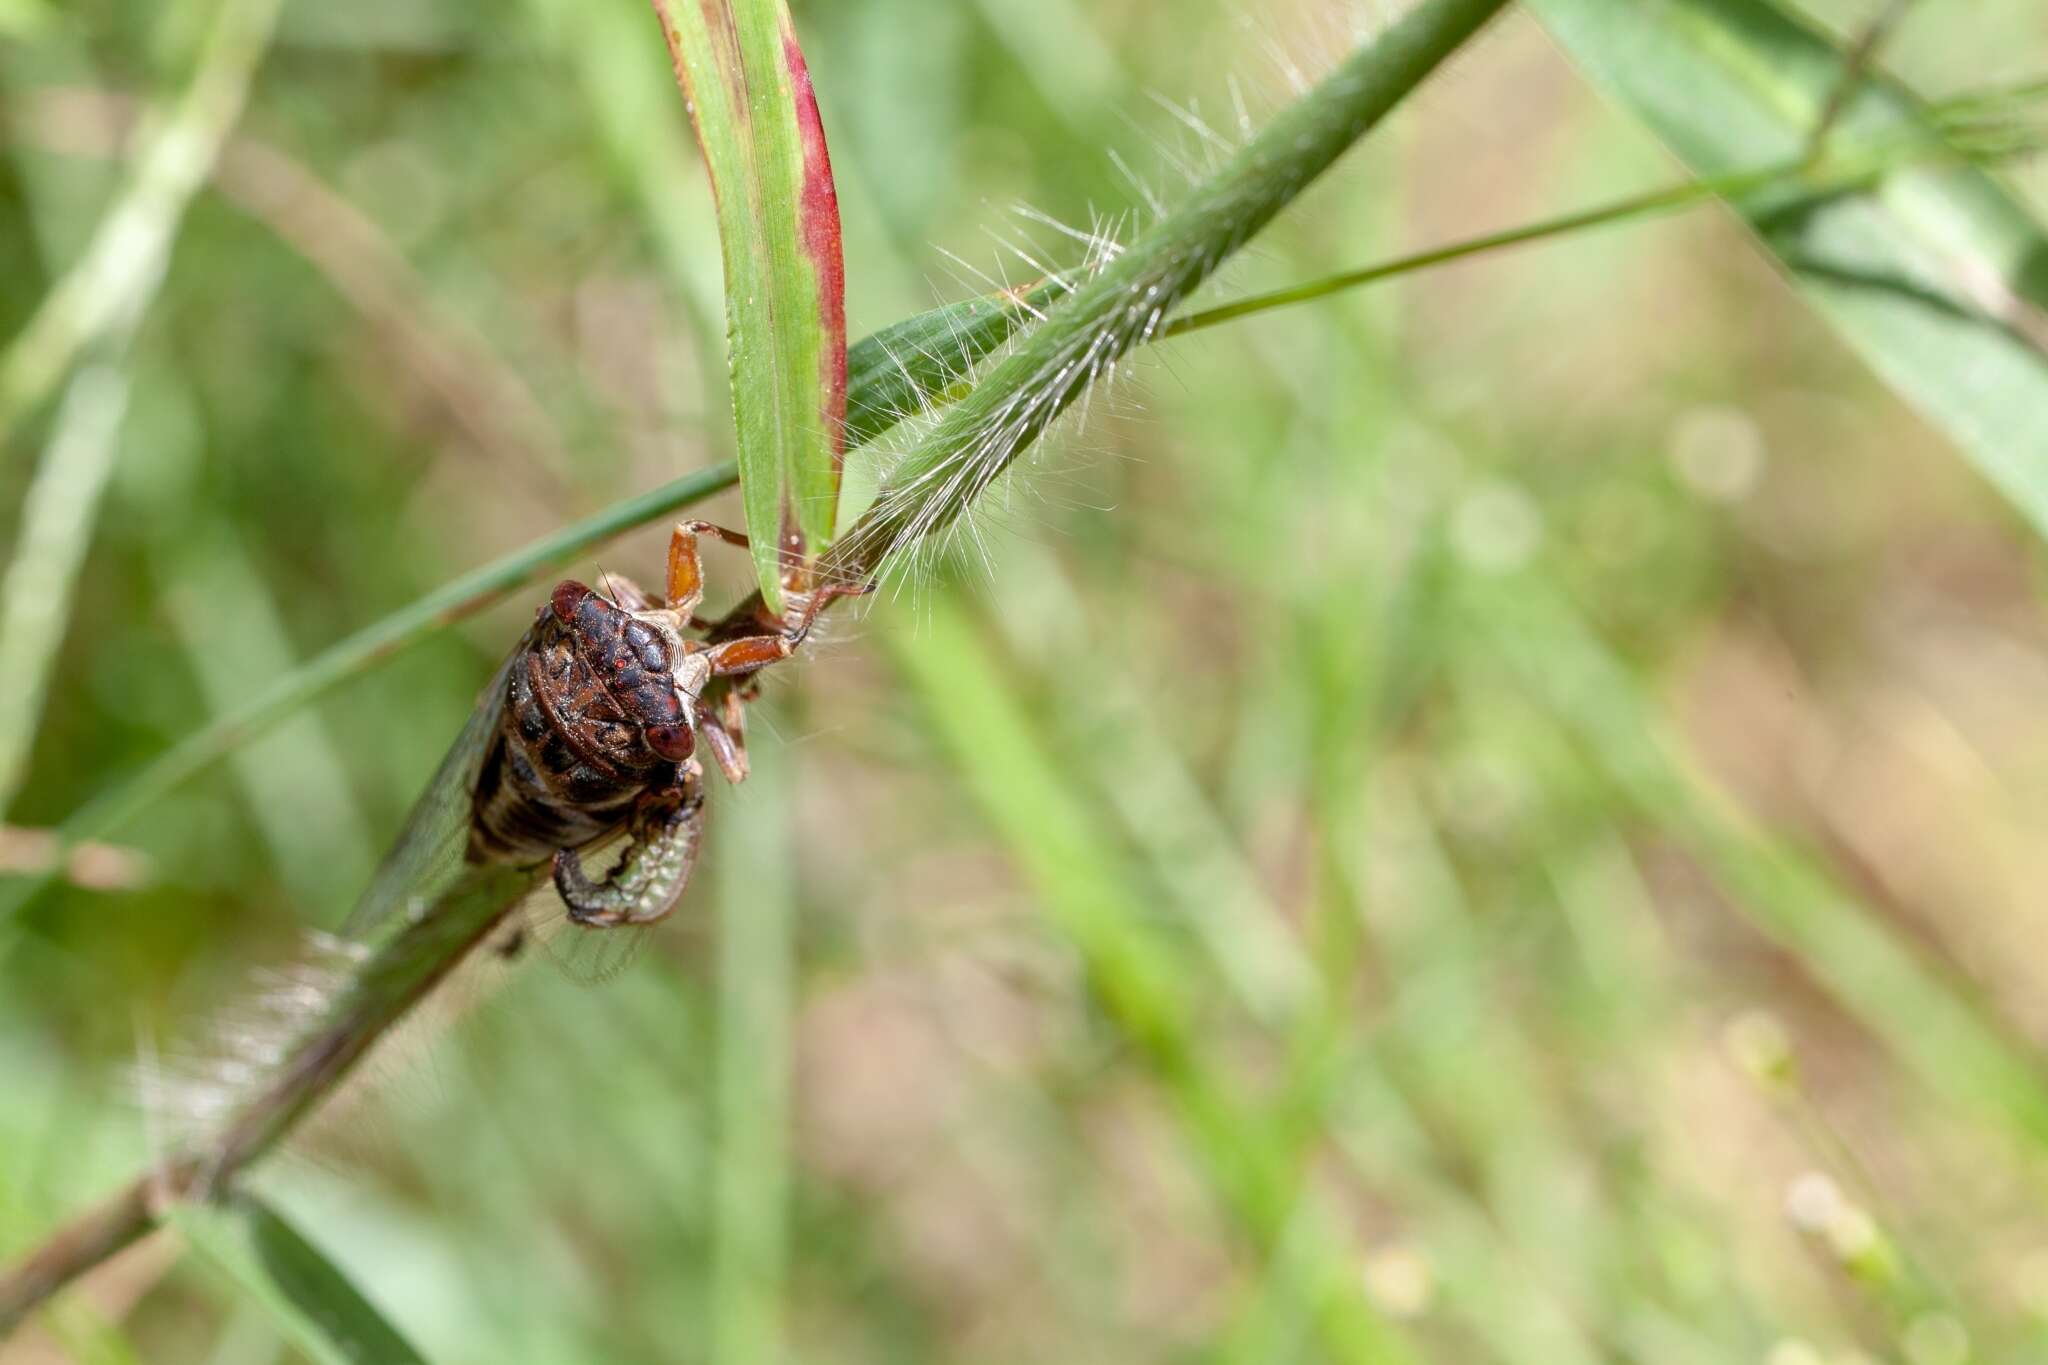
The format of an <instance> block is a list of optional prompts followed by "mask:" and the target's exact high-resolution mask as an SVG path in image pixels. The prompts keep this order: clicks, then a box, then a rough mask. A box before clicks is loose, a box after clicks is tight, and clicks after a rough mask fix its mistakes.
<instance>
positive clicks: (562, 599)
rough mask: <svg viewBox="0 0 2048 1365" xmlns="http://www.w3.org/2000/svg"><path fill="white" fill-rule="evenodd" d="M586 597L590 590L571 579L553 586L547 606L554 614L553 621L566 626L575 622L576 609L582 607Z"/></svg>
mask: <svg viewBox="0 0 2048 1365" xmlns="http://www.w3.org/2000/svg"><path fill="white" fill-rule="evenodd" d="M588 596H590V589H588V588H586V587H584V586H583V585H582V584H581V583H578V582H577V581H576V580H575V579H573V578H570V579H565V580H564V581H562V582H560V583H557V584H556V585H555V591H554V593H553V595H551V596H550V597H549V598H548V606H549V608H550V609H552V610H553V612H554V613H555V619H556V620H557V621H560V622H561V623H562V624H563V625H565V626H566V625H569V624H571V623H573V622H574V621H575V620H576V608H578V607H580V606H582V605H583V599H584V598H586V597H588Z"/></svg>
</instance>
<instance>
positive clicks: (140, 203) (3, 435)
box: [0, 0, 282, 446]
mask: <svg viewBox="0 0 2048 1365" xmlns="http://www.w3.org/2000/svg"><path fill="white" fill-rule="evenodd" d="M281 5H282V0H222V4H221V6H220V9H219V12H218V13H217V15H216V16H215V19H214V23H213V28H212V31H211V33H210V34H209V35H208V38H207V41H206V46H205V48H204V50H203V51H202V53H201V55H200V59H199V67H198V71H197V73H196V74H195V75H194V77H193V80H192V83H191V84H190V85H189V86H187V87H186V89H185V93H184V94H183V96H181V97H180V98H179V100H178V102H177V105H176V107H175V108H174V109H172V110H171V111H170V113H169V115H168V117H167V118H164V117H163V115H162V114H161V113H159V114H158V115H157V118H158V119H162V122H161V125H160V126H158V127H156V129H155V131H154V132H153V133H151V134H149V135H148V136H147V137H146V139H145V142H144V151H143V152H142V154H141V156H140V158H139V159H138V160H137V162H136V165H135V173H134V175H133V176H132V177H131V178H130V180H129V183H128V187H127V189H126V190H124V191H123V192H122V195H121V197H120V198H119V199H118V200H117V201H116V202H115V204H114V206H113V207H112V208H111V209H110V210H109V211H108V212H107V215H106V217H105V218H103V219H101V220H100V225H99V230H98V231H97V232H96V233H94V235H93V239H92V242H91V244H90V245H89V246H87V247H86V249H85V254H84V255H83V256H82V257H80V258H79V260H78V262H77V264H76V265H74V266H73V267H72V268H71V270H70V271H69V272H68V273H67V274H66V275H65V276H64V278H63V279H62V280H60V281H58V283H57V285H56V287H55V288H53V289H51V291H50V292H49V293H48V294H47V295H46V296H45V297H44V299H43V303H42V306H41V307H40V308H38V309H37V310H36V315H35V316H34V317H33V318H31V319H30V320H29V323H28V325H27V326H26V327H24V328H23V329H22V330H21V333H20V334H19V335H18V336H16V337H15V338H14V340H13V342H11V343H10V344H9V345H8V347H7V350H6V352H5V354H4V355H0V446H4V445H5V444H6V441H7V438H8V436H9V434H10V433H11V432H12V431H13V429H14V426H15V424H16V423H18V422H19V421H20V420H21V419H22V418H23V417H25V416H27V415H28V414H29V413H30V412H32V411H33V410H34V409H35V408H37V407H38V406H40V405H41V403H42V402H43V400H44V399H45V398H47V397H48V396H49V395H50V393H51V392H52V391H53V390H55V388H56V387H57V385H58V384H59V383H61V382H62V381H63V379H64V377H65V376H66V375H67V374H69V373H70V372H71V369H72V367H73V366H74V365H75V364H77V363H78V361H79V359H80V358H81V357H82V356H84V355H85V354H86V353H87V352H88V351H90V350H91V349H93V348H94V347H96V346H99V345H101V344H103V343H105V342H107V341H109V340H110V339H113V338H116V337H118V336H119V335H120V334H122V333H124V332H129V331H132V330H133V328H134V327H135V326H136V324H137V323H138V322H139V321H140V320H141V317H142V315H143V313H144V312H145V311H147V309H148V307H149V304H150V301H151V300H152V299H153V298H155V297H156V293H157V290H158V288H159V287H160V286H161V285H162V283H163V276H164V268H165V266H166V265H168V264H169V261H170V254H171V244H172V243H173V242H174V241H175V240H176V239H177V235H178V228H179V225H180V224H181V223H182V222H183V221H184V217H185V209H186V207H187V206H188V205H189V204H190V203H191V202H192V197H193V196H194V195H195V194H197V193H198V192H199V187H200V186H201V185H203V184H205V183H206V179H207V177H208V176H209V175H211V174H212V172H213V164H214V161H215V160H216V158H218V157H219V155H220V149H221V145H222V144H223V143H224V142H225V141H226V139H227V135H228V132H229V130H230V129H232V128H233V127H234V126H235V123H236V121H237V120H238V119H240V117H241V114H242V105H243V104H244V102H245V101H246V100H247V98H248V93H249V85H250V83H251V81H253V80H254V78H255V75H256V68H257V66H258V64H259V63H260V62H261V61H262V59H263V54H264V52H265V50H266V49H268V47H269V46H270V35H271V31H272V29H273V28H274V27H275V26H276V22H277V12H278V10H279V8H280V7H281ZM150 121H151V122H156V119H152V120H150Z"/></svg>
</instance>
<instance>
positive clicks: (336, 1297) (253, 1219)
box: [173, 1196, 425, 1365]
mask: <svg viewBox="0 0 2048 1365" xmlns="http://www.w3.org/2000/svg"><path fill="white" fill-rule="evenodd" d="M173 1221H174V1222H175V1223H176V1224H177V1227H178V1229H179V1231H180V1232H182V1233H183V1234H184V1236H185V1240H186V1244H187V1245H188V1246H189V1247H191V1248H192V1250H193V1251H195V1252H196V1253H197V1254H198V1255H199V1256H200V1257H202V1258H203V1259H204V1261H205V1262H206V1263H207V1264H208V1266H209V1268H211V1269H212V1270H214V1271H215V1272H216V1273H217V1274H218V1275H219V1277H220V1278H221V1279H223V1280H224V1281H226V1282H227V1283H228V1284H230V1285H232V1286H233V1287H234V1288H235V1289H237V1290H238V1291H240V1292H241V1293H242V1294H243V1295H244V1296H245V1297H247V1298H248V1299H250V1300H252V1301H253V1302H254V1303H256V1304H257V1305H258V1306H260V1307H261V1308H262V1309H263V1311H264V1312H265V1313H266V1314H267V1315H268V1316H269V1317H270V1319H271V1320H272V1321H273V1322H274V1323H275V1324H276V1325H277V1327H278V1329H279V1330H280V1331H281V1332H282V1334H283V1335H284V1336H285V1338H286V1339H287V1340H289V1341H290V1342H291V1343H292V1344H293V1345H295V1346H297V1347H298V1348H299V1349H300V1350H302V1351H304V1352H305V1353H306V1354H307V1355H308V1356H310V1357H311V1358H312V1359H314V1360H316V1361H319V1362H321V1365H425V1357H423V1356H421V1355H420V1353H419V1352H418V1351H417V1350H415V1349H414V1348H413V1346H412V1344H411V1343H410V1342H408V1341H407V1340H406V1339H405V1337H404V1335H403V1334H402V1333H400V1332H399V1331H398V1329H397V1328H395V1327H393V1326H392V1325H391V1323H390V1322H389V1321H388V1320H387V1319H386V1318H385V1317H384V1315H383V1314H381V1313H379V1312H378V1311H377V1309H376V1307H375V1306H374V1305H372V1304H371V1303H370V1301H369V1300H368V1299H367V1298H365V1297H363V1293H362V1291H361V1290H359V1289H357V1288H356V1287H355V1285H354V1284H353V1283H351V1282H350V1280H349V1278H348V1276H347V1274H346V1273H345V1272H343V1271H342V1270H341V1269H340V1268H339V1267H338V1266H336V1265H335V1264H334V1263H333V1262H332V1261H330V1260H328V1259H327V1257H326V1256H325V1255H323V1254H322V1253H321V1251H320V1249H319V1248H318V1247H316V1246H314V1245H313V1244H312V1243H311V1242H308V1241H307V1240H306V1239H305V1237H303V1236H302V1235H301V1234H300V1233H299V1231H298V1229H297V1228H294V1227H293V1226H292V1225H291V1224H290V1223H288V1222H286V1221H285V1220H284V1218H283V1217H282V1216H281V1215H279V1214H278V1213H277V1212H275V1211H274V1210H272V1209H271V1208H270V1206H269V1205H267V1204H265V1203H263V1202H262V1201H261V1200H259V1199H256V1198H254V1197H253V1196H244V1197H243V1198H240V1199H237V1200H236V1201H235V1203H234V1204H233V1205H232V1206H230V1207H228V1208H225V1209H220V1210H195V1209H187V1210H181V1211H179V1212H178V1213H177V1214H175V1215H174V1217H173Z"/></svg>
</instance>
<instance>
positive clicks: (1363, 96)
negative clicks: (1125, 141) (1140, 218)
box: [828, 0, 1504, 578]
mask: <svg viewBox="0 0 2048 1365" xmlns="http://www.w3.org/2000/svg"><path fill="white" fill-rule="evenodd" d="M1503 3H1504V0H1429V2H1428V3H1426V4H1423V5H1420V6H1418V7H1417V8H1415V9H1414V10H1412V11H1410V12H1409V13H1408V14H1407V15H1406V16H1405V17H1404V18H1403V19H1402V20H1401V21H1400V22H1398V23H1396V24H1394V25H1393V26H1391V27H1390V28H1388V29H1387V30H1386V31H1385V32H1383V33H1382V34H1381V35H1380V36H1379V37H1378V38H1376V39H1375V40H1373V41H1372V42H1369V43H1367V44H1366V45H1364V46H1363V47H1361V48H1360V49H1359V50H1358V51H1357V52H1355V53H1353V54H1352V55H1351V56H1350V57H1349V58H1347V59H1346V60H1345V61H1344V62H1343V64H1342V65H1340V66H1339V67H1338V68H1337V69H1336V71H1335V72H1333V73H1332V74H1331V75H1330V76H1329V77H1328V78H1327V79H1325V80H1324V81H1323V82H1322V83H1321V84H1320V85H1318V86H1316V87H1315V88H1314V89H1312V90H1310V91H1309V92H1308V93H1307V94H1306V95H1304V96H1302V97H1301V98H1300V99H1299V100H1297V101H1295V102H1294V103H1293V104H1292V105H1290V106H1288V107H1287V108H1286V109H1285V110H1283V111H1282V112H1281V113H1280V115H1279V116H1278V117H1277V118H1275V119H1273V120H1272V122H1271V123H1269V124H1268V125H1267V126H1266V128H1265V129H1264V130H1263V131H1261V132H1260V133H1259V135H1258V136H1257V137H1255V138H1254V139H1252V141H1251V142H1250V143H1249V144H1248V145H1247V146H1245V147H1244V149H1243V150H1241V151H1240V152H1238V153H1237V155H1236V156H1234V157H1232V158H1231V159H1230V161H1229V162H1228V163H1227V164H1226V165H1225V166H1224V167H1223V168H1222V169H1221V170H1219V171H1218V172H1217V173H1216V174H1215V175H1214V176H1212V177H1210V179H1209V180H1208V181H1207V182H1205V183H1204V184H1203V185H1201V186H1200V187H1199V188H1197V189H1196V191H1195V192H1194V194H1193V195H1192V196H1191V197H1190V198H1189V199H1188V200H1187V202H1186V203H1185V204H1183V205H1182V206H1181V207H1180V208H1179V209H1177V210H1175V211H1174V212H1173V213H1171V214H1169V215H1168V216H1167V217H1166V218H1164V219H1163V220H1161V221H1160V222H1159V223H1158V224H1156V225H1155V226H1154V227H1152V228H1151V229H1150V230H1149V231H1147V232H1146V233H1145V234H1144V235H1143V236H1142V237H1140V238H1139V239H1138V240H1137V241H1136V242H1134V243H1132V244H1131V246H1130V247H1129V248H1127V249H1126V250H1124V251H1122V252H1120V253H1118V255H1117V256H1116V258H1115V259H1114V260H1112V261H1111V262H1110V263H1109V264H1107V265H1106V266H1104V267H1103V268H1102V270H1101V271H1099V272H1098V273H1097V274H1096V275H1095V276H1094V277H1093V278H1092V279H1090V280H1088V281H1087V282H1086V283H1084V284H1081V285H1079V286H1078V287H1077V288H1076V289H1075V291H1074V293H1073V296H1072V297H1070V298H1068V299H1067V300H1066V301H1065V302H1063V303H1062V304H1060V305H1059V306H1058V307H1056V308H1054V309H1052V310H1051V311H1050V312H1049V313H1048V314H1047V316H1046V319H1045V321H1044V322H1042V323H1040V324H1039V325H1038V326H1037V327H1036V328H1034V329H1033V330H1032V332H1031V333H1030V335H1029V336H1027V337H1026V338H1025V339H1024V340H1023V341H1022V342H1020V343H1019V344H1018V345H1017V347H1016V349H1015V350H1014V351H1012V352H1011V354H1010V355H1008V356H1006V357H1005V358H1004V359H1003V360H1002V361H1001V362H1000V363H999V364H997V365H996V366H995V367H994V368H993V369H992V370H991V371H990V372H989V373H988V374H987V375H985V376H984V377H983V378H982V379H981V381H980V382H979V383H978V384H976V385H975V387H974V390H973V391H972V392H971V393H969V394H968V395H967V396H966V397H965V398H963V399H962V400H961V401H960V402H959V403H957V404H955V405H954V406H953V407H952V408H950V409H949V410H948V411H947V413H946V416H945V417H944V418H943V419H942V420H941V421H940V422H939V424H938V425H937V426H936V427H935V428H934V429H933V430H932V431H931V432H930V433H929V434H928V435H926V437H925V438H924V439H923V440H922V441H920V442H919V443H918V445H917V446H916V447H915V448H914V449H913V450H911V451H910V452H909V453H908V454H907V455H906V456H905V457H904V459H903V462H902V464H901V465H900V466H899V467H898V468H897V469H896V470H895V471H893V472H892V474H891V477H890V480H889V483H888V485H887V486H886V487H885V488H884V489H883V491H882V494H881V496H880V497H879V498H878V499H877V500H876V502H875V504H874V506H873V507H871V508H870V509H869V510H868V511H867V512H866V513H865V514H864V515H862V517H861V518H860V520H859V521H857V522H856V523H855V524H854V525H852V526H850V527H848V528H847V529H846V533H845V535H844V537H843V538H842V539H841V541H840V544H839V546H838V547H837V548H836V549H835V551H834V553H833V554H832V556H830V559H829V563H828V571H829V574H830V576H834V577H837V576H840V575H844V576H846V577H849V578H861V577H865V576H866V575H867V574H869V573H871V572H872V571H873V570H874V569H876V568H877V567H879V566H880V565H881V564H882V563H883V561H884V560H886V559H887V558H888V557H889V556H890V555H891V554H892V553H893V552H894V551H895V550H897V549H898V548H900V547H904V546H907V545H909V544H911V543H913V542H915V541H917V540H919V539H921V538H923V537H924V536H926V535H929V534H932V533H935V532H942V531H944V530H945V529H946V528H947V527H948V526H950V525H951V524H952V523H953V522H954V521H955V520H956V519H957V518H958V517H959V516H960V515H961V514H962V513H963V512H964V511H965V510H966V509H967V507H968V506H969V504H971V503H972V502H973V500H974V499H975V498H976V497H977V496H979V495H980V493H981V492H982V490H983V489H985V488H986V487H987V486H988V485H989V484H990V483H991V482H993V481H994V480H995V479H996V478H998V477H999V476H1000V475H1001V474H1002V473H1003V471H1004V470H1005V469H1007V468H1008V467H1009V465H1010V463H1011V462H1012V461H1013V460H1015V459H1016V457H1017V456H1018V455H1020V454H1021V453H1023V452H1024V451H1025V450H1027V449H1028V448H1029V447H1030V446H1031V445H1032V444H1033V443H1034V442H1035V441H1036V440H1037V439H1038V438H1039V436H1040V435H1042V434H1043V433H1044V432H1045V430H1046V429H1047V428H1048V427H1049V426H1051V425H1052V423H1053V422H1054V421H1056V420H1057V419H1058V418H1059V416H1060V415H1061V414H1062V413H1063V412H1065V411H1066V410H1067V408H1068V407H1070V406H1071V405H1072V404H1073V403H1074V402H1075V401H1076V400H1077V399H1079V398H1080V397H1081V395H1083V394H1084V393H1086V392H1088V391H1089V389H1090V388H1091V387H1092V386H1093V385H1094V384H1095V382H1096V381H1097V380H1098V379H1101V378H1103V377H1104V376H1105V375H1107V374H1108V373H1109V372H1110V371H1111V370H1112V369H1113V368H1114V366H1115V365H1116V364H1117V362H1118V361H1120V360H1121V359H1122V358H1123V357H1124V355H1125V354H1126V353H1127V352H1128V351H1129V350H1130V349H1131V348H1132V347H1134V346H1138V345H1141V344H1143V343H1145V342H1147V341H1150V340H1152V339H1153V338H1154V337H1156V336H1157V335H1158V334H1159V333H1160V331H1161V329H1162V328H1163V327H1164V326H1165V325H1166V322H1167V319H1168V316H1169V315H1170V314H1171V313H1172V312H1173V310H1174V309H1175V308H1177V307H1179V305H1180V304H1181V303H1182V302H1183V301H1184V300H1185V299H1186V298H1187V296H1188V294H1189V293H1190V292H1191V291H1192V290H1194V289H1195V288H1196V287H1197V286H1198V285H1200V284H1201V283H1202V282H1203V281H1204V280H1206V279H1208V278H1209V277H1210V275H1212V274H1213V273H1214V272H1215V271H1216V269H1217V268H1218V267H1219V266H1221V265H1222V264H1223V263H1224V262H1225V261H1226V260H1228V259H1229V258H1230V257H1231V256H1232V255H1234V254H1235V253H1236V252H1237V250H1238V249H1239V248H1240V247H1242V246H1243V245H1244V244H1245V243H1246V242H1248V241H1250V240H1251V239H1252V238H1253V237H1254V236H1255V235H1257V233H1258V232H1259V230H1260V229H1261V228H1263V227H1265V225H1266V224H1267V223H1269V222H1271V221H1272V219H1273V217H1274V216H1275V215H1276V214H1278V213H1279V212H1280V211H1281V210H1282V209H1283V208H1285V207H1286V206H1287V205H1288V204H1290V203H1292V202H1293V201H1294V200H1295V199H1296V198H1297V197H1299V196H1300V194H1301V193H1302V191H1304V190H1305V189H1307V187H1308V186H1309V184H1310V183H1311V182H1313V181H1314V180H1315V179H1316V178H1317V177H1318V176H1320V175H1321V174H1322V173H1323V172H1324V171H1325V170H1327V169H1329V167H1330V165H1331V164H1332V163H1333V162H1335V161H1336V160H1337V158H1338V157H1340V156H1342V155H1343V154H1344V152H1345V151H1346V150H1348V149H1349V148H1350V147H1351V145H1352V144H1353V143H1355V142H1356V141H1357V140H1358V139H1359V138H1360V137H1361V136H1363V135H1364V134H1365V132H1366V130H1367V129H1369V128H1371V127H1372V126H1373V125H1374V124H1376V123H1377V122H1379V120H1380V119H1381V118H1383V117H1384V116H1385V115H1386V114H1387V113H1388V112H1390V111H1391V110H1392V109H1393V108H1394V106H1395V105H1397V104H1398V103H1400V101H1401V99H1402V98H1403V97H1404V96H1406V95H1407V94H1408V93H1409V92H1410V91H1412V90H1414V89H1415V87H1416V86H1418V85H1419V84H1421V82H1422V81H1423V79H1424V78H1425V77H1426V76H1428V75H1429V73H1430V72H1432V71H1433V70H1435V69H1436V67H1437V66H1438V64H1439V63H1441V62H1442V61H1443V60H1444V59H1445V58H1446V57H1448V56H1449V55H1450V54H1451V53H1452V52H1453V51H1455V50H1456V49H1457V48H1458V46H1459V45H1460V44H1462V43H1463V42H1464V41H1465V40H1466V39H1467V38H1469V37H1471V36H1472V34H1473V33H1475V32H1477V31H1478V29H1479V28H1480V26H1481V25H1483V24H1484V23H1485V22H1486V21H1487V20H1488V19H1490V18H1492V17H1493V16H1494V14H1495V13H1497V12H1498V11H1499V10H1500V9H1501V7H1502V4H1503Z"/></svg>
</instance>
